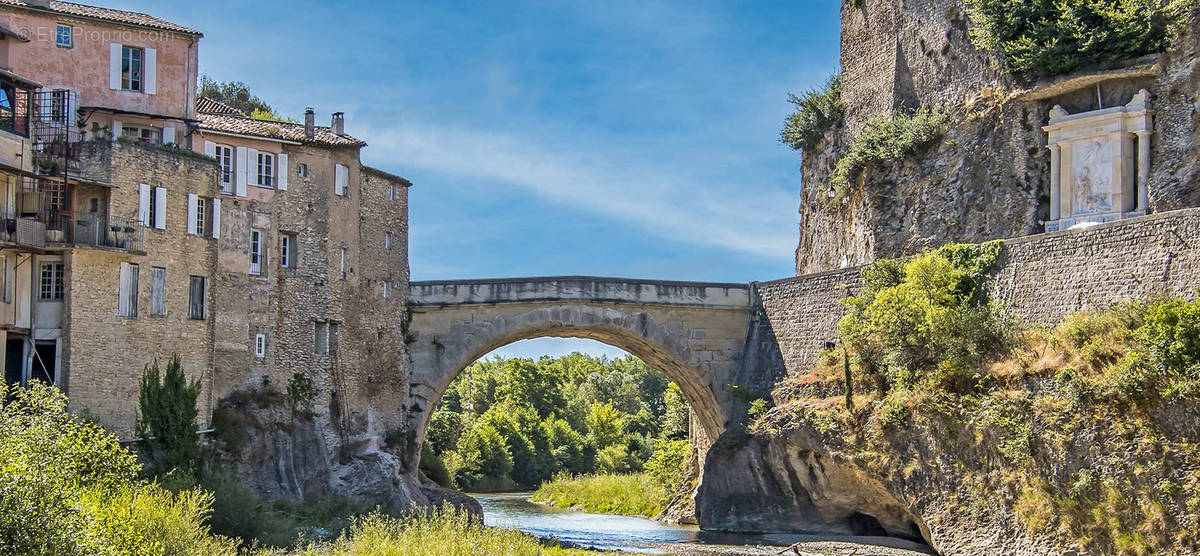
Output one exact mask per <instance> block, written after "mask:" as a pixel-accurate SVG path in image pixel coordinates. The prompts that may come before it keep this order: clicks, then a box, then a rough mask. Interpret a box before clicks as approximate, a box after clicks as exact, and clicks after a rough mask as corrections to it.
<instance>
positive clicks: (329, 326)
mask: <svg viewBox="0 0 1200 556" xmlns="http://www.w3.org/2000/svg"><path fill="white" fill-rule="evenodd" d="M0 37H2V38H0V70H2V71H0V88H3V90H4V95H3V98H0V177H3V178H4V180H3V181H0V184H2V185H3V186H4V187H5V188H6V189H5V190H4V196H3V197H2V198H0V200H2V201H4V208H5V221H6V226H5V227H3V229H2V230H0V262H2V263H3V265H4V266H3V269H4V272H3V274H0V279H2V280H3V284H2V286H3V287H2V288H0V289H2V292H0V293H2V294H3V295H2V296H0V333H2V334H4V335H5V338H4V341H2V342H0V349H3V350H4V351H3V352H0V358H2V359H3V360H4V362H5V365H6V379H7V381H8V382H10V383H22V384H23V383H27V382H28V381H30V380H33V379H40V380H43V381H46V382H51V383H55V384H57V385H58V386H60V387H61V388H62V389H63V390H65V391H66V392H67V394H68V395H69V397H70V400H71V403H72V405H73V407H74V408H75V409H76V410H78V411H81V412H83V413H86V414H88V415H90V416H92V417H94V418H96V419H97V420H98V421H99V422H100V423H101V424H103V425H104V426H106V427H107V428H109V429H111V430H113V431H115V432H117V433H118V434H120V435H121V436H122V437H126V438H128V437H129V436H130V435H131V433H132V429H133V425H134V422H135V420H136V418H137V404H136V399H137V389H138V378H139V377H140V374H141V372H142V369H143V368H144V366H145V365H147V364H149V363H151V362H152V361H154V360H156V359H157V360H159V361H164V362H165V360H166V359H168V358H170V357H172V356H174V355H178V356H179V357H180V358H181V361H182V363H183V369H184V371H185V373H187V374H188V376H189V377H190V378H192V379H194V380H197V381H199V383H200V384H201V387H202V390H201V400H200V413H201V421H202V426H204V427H207V426H208V425H209V423H210V421H211V416H212V412H213V409H214V407H216V406H217V405H219V403H220V400H222V399H223V398H226V397H228V396H230V395H231V394H234V393H236V392H239V391H245V390H248V389H253V388H260V387H261V386H262V385H267V384H269V385H272V386H273V388H275V389H276V390H277V391H281V392H282V391H286V389H287V388H288V386H289V385H290V386H297V385H300V386H306V387H307V390H308V391H310V392H311V393H312V394H311V399H307V400H306V401H305V404H306V406H307V407H306V411H309V412H310V413H311V414H314V415H318V416H320V419H319V421H320V422H321V423H328V424H330V426H322V427H318V429H319V430H318V432H319V435H320V436H322V437H324V438H323V440H324V442H323V443H321V448H322V449H324V450H326V451H327V452H329V453H333V452H334V451H336V450H343V449H345V448H344V446H345V445H346V443H347V442H349V441H351V440H352V439H353V438H356V437H357V436H360V435H364V434H366V433H371V434H373V435H374V436H375V437H377V438H382V437H383V436H384V433H385V432H387V431H394V430H398V429H399V428H400V427H401V426H402V424H403V422H402V421H403V417H404V411H403V403H402V402H403V397H404V393H405V392H407V386H408V385H407V379H406V377H407V365H408V362H407V355H406V352H405V348H404V342H403V336H402V328H403V320H404V315H405V310H404V304H405V299H406V295H407V284H408V256H407V255H408V254H407V244H408V237H407V187H408V186H409V185H410V184H409V182H408V181H407V180H405V179H403V178H401V177H399V176H395V175H392V174H389V173H386V172H383V171H381V170H377V169H373V168H369V167H365V166H363V164H362V163H361V161H360V157H359V155H360V152H361V149H362V148H363V147H364V146H365V145H366V143H365V142H363V141H361V140H359V139H356V138H354V137H352V136H350V135H349V134H347V133H345V127H344V125H345V124H344V117H343V116H342V114H340V113H338V114H335V115H334V117H333V119H332V122H331V125H330V126H317V125H315V122H314V121H313V118H314V116H313V114H312V112H311V111H310V112H309V114H307V115H306V122H305V123H303V124H301V123H288V122H265V121H259V120H254V119H251V118H248V117H246V116H245V115H244V114H241V113H239V112H238V111H236V110H234V109H232V108H230V107H228V106H224V105H221V104H220V103H217V102H213V101H211V100H210V99H198V98H197V96H196V84H197V61H198V59H199V58H198V53H197V47H198V41H199V39H200V38H201V34H200V33H199V32H196V31H194V30H191V29H188V28H186V27H182V26H180V25H176V24H173V23H170V22H166V21H162V20H160V19H157V18H154V17H152V16H149V15H145V14H139V13H134V12H127V11H121V10H111V9H106V8H98V7H91V6H83V5H79V4H71V3H66V2H55V1H49V2H46V1H42V2H37V1H32V0H30V1H20V0H0ZM6 101H7V104H5V102H6ZM381 396H389V397H388V398H386V399H387V400H388V401H389V402H390V403H373V402H374V401H378V399H379V398H380V397H381ZM368 407H386V408H391V409H389V410H387V411H368V409H367V408H368ZM323 457H326V456H323Z"/></svg>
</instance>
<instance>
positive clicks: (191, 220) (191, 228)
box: [187, 193, 200, 235]
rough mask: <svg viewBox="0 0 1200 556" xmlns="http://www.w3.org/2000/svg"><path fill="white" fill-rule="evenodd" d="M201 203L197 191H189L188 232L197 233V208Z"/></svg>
mask: <svg viewBox="0 0 1200 556" xmlns="http://www.w3.org/2000/svg"><path fill="white" fill-rule="evenodd" d="M199 204H200V197H199V196H197V195H196V194H195V193H188V205H187V207H188V208H187V211H188V213H187V233H189V234H192V235H195V234H196V208H197V206H198V205H199Z"/></svg>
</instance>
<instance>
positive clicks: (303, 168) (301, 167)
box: [296, 162, 308, 178]
mask: <svg viewBox="0 0 1200 556" xmlns="http://www.w3.org/2000/svg"><path fill="white" fill-rule="evenodd" d="M296 174H297V175H299V176H300V177H302V178H307V177H308V165H307V164H305V163H303V162H301V163H300V164H297V165H296Z"/></svg>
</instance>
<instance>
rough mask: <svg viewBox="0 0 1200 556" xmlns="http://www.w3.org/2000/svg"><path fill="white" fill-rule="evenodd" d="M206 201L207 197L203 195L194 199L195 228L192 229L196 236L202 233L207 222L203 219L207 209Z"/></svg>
mask: <svg viewBox="0 0 1200 556" xmlns="http://www.w3.org/2000/svg"><path fill="white" fill-rule="evenodd" d="M208 202H209V201H208V199H205V198H203V197H200V198H198V199H197V200H196V222H195V225H196V229H195V230H194V233H195V234H196V235H198V236H202V235H204V230H205V228H206V224H207V222H206V221H205V215H206V213H207V211H208Z"/></svg>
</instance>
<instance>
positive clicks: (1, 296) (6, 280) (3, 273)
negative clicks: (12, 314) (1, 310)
mask: <svg viewBox="0 0 1200 556" xmlns="http://www.w3.org/2000/svg"><path fill="white" fill-rule="evenodd" d="M0 259H2V260H3V261H4V262H3V264H2V265H0V281H2V282H3V284H2V285H0V301H3V302H4V303H12V279H11V278H10V277H9V276H8V272H9V269H11V268H12V264H11V263H10V262H9V260H8V255H3V254H0Z"/></svg>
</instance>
